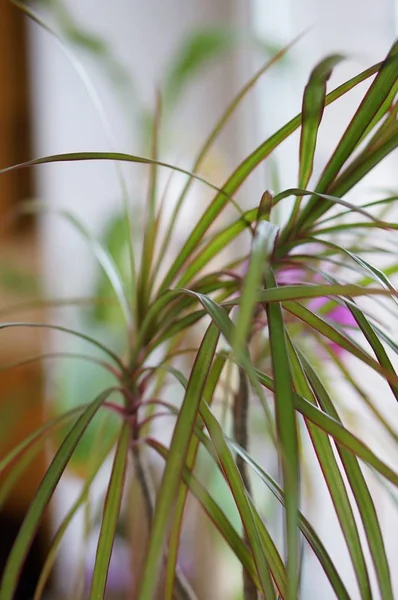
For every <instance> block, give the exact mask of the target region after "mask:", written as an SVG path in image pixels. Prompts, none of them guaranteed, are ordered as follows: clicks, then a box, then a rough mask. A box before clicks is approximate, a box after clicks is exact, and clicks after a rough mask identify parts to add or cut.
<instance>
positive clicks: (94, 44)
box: [11, 0, 136, 313]
mask: <svg viewBox="0 0 398 600" xmlns="http://www.w3.org/2000/svg"><path fill="white" fill-rule="evenodd" d="M11 1H12V2H13V4H15V6H17V7H18V8H19V10H21V11H22V12H23V13H24V14H25V15H26V16H27V17H28V18H29V19H31V20H32V21H33V22H35V23H37V24H38V25H39V26H40V27H41V28H42V29H43V30H44V31H46V32H47V33H49V34H50V35H51V36H52V37H53V38H54V39H55V40H56V42H57V43H58V44H59V46H60V47H61V50H62V51H63V52H64V54H65V56H66V57H67V59H68V60H69V62H70V64H71V65H72V67H73V68H74V69H75V71H76V73H77V75H78V77H79V78H80V80H81V82H82V83H83V85H84V87H85V88H86V91H87V93H88V96H89V97H90V100H91V102H92V104H93V106H94V108H95V110H96V112H97V114H98V117H99V119H100V121H101V124H102V127H103V129H104V131H105V134H106V137H107V139H108V142H109V144H110V146H111V147H112V148H113V147H115V145H116V141H115V137H114V135H113V131H112V126H111V123H110V121H109V119H108V116H107V113H106V110H105V108H104V106H103V104H102V101H101V97H100V94H99V93H98V92H97V90H96V88H95V86H94V85H93V83H92V81H91V79H90V77H89V75H88V73H87V71H86V69H85V68H84V66H83V64H82V62H81V61H80V60H79V59H78V58H77V57H76V56H75V55H74V53H73V52H71V50H70V49H69V48H68V47H67V45H66V44H65V42H64V40H63V39H62V38H61V37H60V36H59V35H58V34H57V33H56V32H55V31H54V30H53V29H52V28H51V27H49V25H48V24H47V23H45V22H44V21H43V19H42V18H41V17H40V15H38V13H37V12H35V11H34V10H33V9H32V7H30V6H27V5H26V3H25V2H20V1H19V0H11ZM52 4H53V7H54V8H56V13H57V16H58V18H60V19H59V20H60V21H61V23H62V24H63V25H64V28H63V29H64V31H63V33H64V34H65V35H66V37H67V38H68V39H69V41H70V42H72V43H75V44H76V43H77V45H80V46H83V47H85V49H86V50H87V49H90V50H91V51H93V52H94V53H96V52H98V51H99V50H101V61H100V64H101V66H102V67H103V68H105V69H107V71H108V75H111V79H112V80H113V84H115V83H116V84H117V85H118V86H120V84H122V87H125V85H126V83H128V82H130V76H127V78H126V74H127V72H124V69H123V68H122V67H121V65H120V64H118V63H117V61H115V59H114V57H113V56H112V54H111V53H110V52H109V48H108V47H107V46H106V45H104V44H103V43H102V42H101V41H100V40H98V38H93V37H92V36H91V35H90V34H89V35H88V34H87V32H83V31H82V30H81V29H80V28H78V27H76V24H75V23H74V21H73V19H72V17H71V15H70V13H69V12H68V11H67V9H66V7H65V5H64V4H62V3H60V2H56V3H52ZM113 87H114V86H113ZM135 96H136V94H134V97H135ZM128 107H129V111H131V97H130V98H129V102H128ZM115 168H116V175H117V178H118V181H119V185H120V190H121V193H122V198H123V213H124V219H125V233H126V240H127V247H128V252H129V261H130V273H131V287H132V289H135V287H136V285H135V283H136V275H135V257H134V247H133V242H132V240H133V235H132V234H133V227H132V220H131V216H130V210H129V206H128V190H127V183H126V179H125V177H124V174H123V171H122V169H121V168H120V165H118V164H116V165H115ZM132 312H133V313H134V312H135V295H133V296H132Z"/></svg>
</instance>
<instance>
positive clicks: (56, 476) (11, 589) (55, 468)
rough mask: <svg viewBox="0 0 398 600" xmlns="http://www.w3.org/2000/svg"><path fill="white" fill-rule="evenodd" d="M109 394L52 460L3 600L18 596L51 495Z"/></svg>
mask: <svg viewBox="0 0 398 600" xmlns="http://www.w3.org/2000/svg"><path fill="white" fill-rule="evenodd" d="M109 394H110V391H109V390H106V391H105V392H103V393H102V394H100V395H99V396H98V397H97V398H96V399H95V400H94V401H93V402H92V403H91V404H90V405H89V406H88V407H87V408H86V409H85V410H84V412H83V414H82V415H81V416H80V417H79V418H78V420H77V421H76V423H75V425H74V426H73V427H72V429H71V430H70V432H69V433H68V435H67V436H66V438H65V440H64V442H63V443H62V445H61V447H60V448H59V450H58V452H57V453H56V455H55V457H54V459H53V460H52V462H51V465H50V466H49V468H48V470H47V472H46V474H45V476H44V478H43V481H42V483H41V484H40V487H39V489H38V491H37V493H36V496H35V498H34V500H33V501H32V503H31V505H30V507H29V510H28V512H27V514H26V517H25V520H24V522H23V524H22V526H21V528H20V530H19V532H18V535H17V537H16V539H15V542H14V545H13V547H12V549H11V551H10V554H9V556H8V559H7V563H6V566H5V568H4V572H3V578H2V581H1V587H0V600H12V598H13V597H14V593H15V589H16V586H17V583H18V577H19V574H20V572H21V569H22V566H23V564H24V561H25V559H26V555H27V553H28V551H29V548H30V545H31V544H32V542H33V538H34V536H35V533H36V531H37V528H38V526H39V524H40V521H41V519H42V517H43V514H44V511H45V510H46V508H47V505H48V503H49V501H50V499H51V496H52V495H53V493H54V490H55V488H56V486H57V484H58V482H59V480H60V478H61V476H62V473H63V472H64V470H65V468H66V466H67V464H68V462H69V459H70V458H71V456H72V454H73V451H74V450H75V448H76V446H77V444H78V443H79V440H80V439H81V437H82V436H83V434H84V432H85V430H86V429H87V427H88V425H89V423H90V422H91V420H92V419H93V417H94V415H95V414H96V412H97V411H98V409H99V408H100V407H101V405H102V404H103V403H104V402H105V400H106V399H107V398H108V396H109Z"/></svg>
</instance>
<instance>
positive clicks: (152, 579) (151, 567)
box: [138, 325, 220, 600]
mask: <svg viewBox="0 0 398 600" xmlns="http://www.w3.org/2000/svg"><path fill="white" fill-rule="evenodd" d="M219 335H220V334H219V332H218V330H217V328H216V327H215V326H214V325H210V327H209V328H208V330H207V332H206V335H205V337H204V338H203V341H202V344H201V346H200V349H199V352H198V354H197V357H196V360H195V363H194V366H193V368H192V372H191V376H190V378H189V383H188V387H187V390H186V393H185V397H184V400H183V403H182V406H181V409H180V412H179V415H178V419H177V423H176V425H175V429H174V433H173V438H172V441H171V446H170V453H169V459H168V461H167V464H166V468H165V471H164V474H163V478H162V483H161V486H160V490H159V493H158V497H157V503H156V509H155V515H154V520H153V524H152V529H151V537H150V540H149V547H148V552H147V558H146V562H145V567H144V570H143V573H142V576H141V585H140V591H139V594H138V597H139V598H140V600H152V598H153V595H154V592H155V590H156V585H157V574H158V572H159V567H160V563H161V559H162V556H163V551H164V544H165V541H166V536H167V526H168V523H169V519H170V516H171V511H172V508H173V505H174V500H175V495H176V493H177V491H178V489H179V486H180V484H181V478H182V471H183V468H184V466H185V461H186V455H187V452H188V448H189V444H190V442H191V438H192V434H193V428H194V426H195V422H196V418H197V415H198V411H199V405H200V401H201V396H202V393H203V389H204V386H205V383H206V379H207V375H208V369H209V368H210V365H211V363H212V360H213V356H214V353H215V349H216V345H217V341H218V338H219Z"/></svg>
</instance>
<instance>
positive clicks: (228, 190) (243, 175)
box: [160, 63, 381, 291]
mask: <svg viewBox="0 0 398 600" xmlns="http://www.w3.org/2000/svg"><path fill="white" fill-rule="evenodd" d="M380 66H381V64H380V63H378V64H377V65H374V66H373V67H370V68H369V69H366V71H363V72H362V73H360V74H359V75H357V76H356V77H353V78H352V79H350V80H349V81H347V82H345V83H343V84H342V85H340V86H339V87H338V88H336V89H335V90H333V91H332V92H330V93H329V94H328V95H327V96H326V102H325V104H326V105H328V104H331V103H332V102H334V101H335V100H337V99H338V98H340V97H341V96H343V95H344V94H346V93H347V92H348V91H350V90H351V89H353V88H354V87H355V86H357V85H358V84H360V83H361V82H362V81H365V80H366V79H368V78H369V77H371V76H372V75H373V74H374V73H376V72H377V71H378V69H379V68H380ZM300 123H301V114H300V115H297V116H296V117H294V119H292V120H291V121H289V122H288V123H287V124H286V125H284V126H283V127H282V128H281V129H279V130H278V131H277V132H276V133H275V134H274V135H272V136H271V137H270V138H269V139H267V140H266V141H265V142H264V143H262V144H261V145H260V146H259V147H258V148H256V149H255V150H254V151H253V152H252V153H251V154H250V155H249V156H248V157H247V158H245V160H244V161H243V162H242V163H241V164H240V165H239V166H238V168H237V169H236V170H235V171H234V173H232V175H231V176H230V177H229V179H228V181H226V183H225V184H224V186H223V188H222V191H221V192H219V193H218V194H217V195H216V196H215V198H214V199H213V201H212V203H211V204H210V206H209V207H208V209H207V210H206V212H205V213H204V215H203V216H202V217H201V219H200V221H199V222H198V223H197V224H196V225H195V228H194V230H193V231H192V233H191V235H190V236H189V238H188V239H187V241H186V242H185V244H184V246H183V248H182V249H181V251H180V253H179V255H178V257H177V258H176V260H175V261H174V263H173V264H172V266H171V268H170V270H169V272H168V274H167V275H166V277H165V278H164V280H163V282H162V284H161V286H160V291H165V290H166V289H167V288H168V287H170V285H171V283H172V281H173V280H174V278H175V277H176V275H177V273H178V272H179V271H180V269H181V268H182V266H183V265H184V264H185V262H186V261H187V260H188V259H189V258H191V255H192V252H193V250H195V249H196V248H197V247H198V244H199V242H200V240H201V239H202V238H203V236H204V235H205V233H206V231H207V230H208V229H209V227H210V226H211V225H212V224H213V223H214V221H215V219H216V218H217V216H218V215H219V214H220V212H221V211H222V210H223V208H224V207H225V205H226V203H227V201H228V199H229V198H231V196H233V194H235V192H236V191H237V190H238V188H239V187H240V186H241V185H242V184H243V182H244V181H245V180H246V179H247V177H248V176H249V175H250V173H251V172H252V171H253V170H254V169H255V168H256V167H257V166H258V165H259V164H260V163H261V162H262V161H263V160H265V159H266V158H267V157H268V156H269V155H270V154H271V153H272V152H273V151H274V150H275V148H277V147H278V146H279V145H280V144H281V143H282V142H283V141H284V140H285V139H286V138H288V137H289V136H290V135H291V134H292V133H294V131H296V129H298V127H299V126H300ZM317 191H318V190H317Z"/></svg>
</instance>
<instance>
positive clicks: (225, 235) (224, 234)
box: [177, 208, 258, 287]
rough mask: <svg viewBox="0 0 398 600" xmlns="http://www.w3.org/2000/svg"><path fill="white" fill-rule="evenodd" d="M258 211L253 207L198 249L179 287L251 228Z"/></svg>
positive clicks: (178, 284)
mask: <svg viewBox="0 0 398 600" xmlns="http://www.w3.org/2000/svg"><path fill="white" fill-rule="evenodd" d="M257 212H258V211H257V209H256V208H252V209H251V210H248V211H246V212H245V213H244V214H243V215H242V216H241V217H239V219H237V220H236V221H234V222H233V223H232V224H231V225H227V227H225V228H224V229H222V230H221V231H219V232H217V233H216V234H215V235H214V236H213V237H212V238H211V239H210V240H209V241H208V242H207V243H206V244H205V245H204V246H203V248H201V249H200V250H199V251H198V253H197V254H196V256H194V257H193V259H192V261H191V262H190V264H189V265H187V268H186V269H185V270H184V273H183V274H182V276H181V277H180V279H179V280H178V283H177V287H185V286H186V285H187V284H188V283H189V282H190V281H191V280H192V279H193V277H194V276H195V275H196V274H197V273H199V271H200V270H201V269H202V268H203V267H204V266H205V265H207V264H208V263H209V262H210V260H212V259H213V258H215V256H217V254H219V253H220V252H221V250H223V249H224V248H225V247H226V246H228V244H231V243H232V242H234V241H235V240H236V238H237V237H238V235H239V234H240V233H242V231H245V230H246V229H250V226H251V225H252V223H253V222H254V221H255V220H256V217H257Z"/></svg>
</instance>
